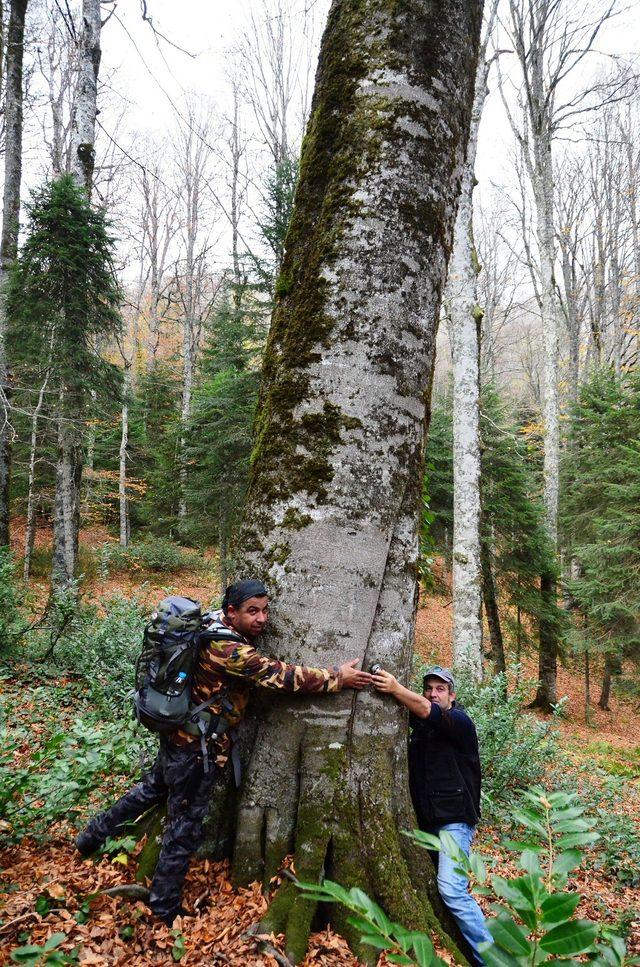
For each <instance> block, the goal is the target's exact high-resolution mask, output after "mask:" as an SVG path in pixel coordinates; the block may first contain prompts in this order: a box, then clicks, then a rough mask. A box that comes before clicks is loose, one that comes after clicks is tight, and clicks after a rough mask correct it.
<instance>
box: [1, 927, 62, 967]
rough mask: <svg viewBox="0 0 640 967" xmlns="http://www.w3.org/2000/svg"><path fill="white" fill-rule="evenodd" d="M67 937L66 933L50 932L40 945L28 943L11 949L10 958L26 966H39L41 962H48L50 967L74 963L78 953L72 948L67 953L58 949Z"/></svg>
mask: <svg viewBox="0 0 640 967" xmlns="http://www.w3.org/2000/svg"><path fill="white" fill-rule="evenodd" d="M66 939H67V935H66V933H52V934H51V936H50V937H49V939H48V940H47V941H45V943H44V944H43V945H42V946H41V947H37V946H36V945H35V944H29V945H27V946H26V947H16V949H15V950H12V951H11V959H12V960H13V962H14V963H16V964H25V965H26V967H40V965H41V964H49V965H51V967H59V965H63V964H76V963H77V962H78V954H77V952H76V951H75V950H74V951H72V952H71V953H69V954H65V953H63V952H62V951H61V950H58V947H59V946H60V944H61V943H63V942H64V941H65V940H66Z"/></svg>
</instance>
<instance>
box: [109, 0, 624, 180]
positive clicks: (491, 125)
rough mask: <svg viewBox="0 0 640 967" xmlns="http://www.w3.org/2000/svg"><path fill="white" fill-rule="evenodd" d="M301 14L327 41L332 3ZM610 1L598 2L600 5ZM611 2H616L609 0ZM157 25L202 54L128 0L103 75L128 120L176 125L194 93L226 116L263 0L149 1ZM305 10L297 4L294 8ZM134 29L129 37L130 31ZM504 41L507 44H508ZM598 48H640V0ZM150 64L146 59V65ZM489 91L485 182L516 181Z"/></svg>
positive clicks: (507, 63) (304, 0)
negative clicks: (238, 49) (232, 82)
mask: <svg viewBox="0 0 640 967" xmlns="http://www.w3.org/2000/svg"><path fill="white" fill-rule="evenodd" d="M299 4H300V6H299V14H300V17H301V19H302V17H303V15H305V14H306V16H307V18H308V21H309V23H310V25H311V26H312V27H313V25H314V24H315V36H316V40H317V42H318V43H319V40H320V35H321V27H322V24H323V23H324V19H325V17H326V12H327V10H328V9H329V6H330V0H299ZM599 4H601V6H602V7H603V8H604V6H605V0H596V3H595V7H596V8H597V6H598V5H599ZM607 5H608V0H607ZM148 8H149V13H150V15H151V16H152V17H153V20H154V25H155V26H156V28H157V29H158V30H159V31H160V32H161V33H163V34H164V35H165V36H166V37H168V38H170V40H171V41H173V42H174V43H175V44H177V45H179V46H180V47H183V48H185V49H186V50H188V51H189V52H190V53H192V54H194V55H195V56H193V57H189V56H187V55H185V54H183V53H180V52H179V51H178V50H175V49H172V48H171V47H170V46H169V44H168V43H167V42H164V41H159V42H158V43H156V41H155V39H154V36H153V33H152V31H151V29H150V28H149V26H148V24H145V23H143V22H142V19H141V16H140V6H139V3H138V2H137V0H125V2H121V3H120V4H119V6H118V8H117V11H116V16H117V18H119V20H120V21H121V23H118V22H116V20H115V18H114V19H112V20H111V21H110V22H109V23H108V25H107V27H106V28H105V30H104V32H103V41H102V46H103V70H104V73H103V76H105V74H106V73H107V72H108V73H111V70H112V69H114V68H116V74H115V77H114V86H115V88H116V89H117V90H118V91H119V92H121V94H122V95H123V96H125V97H126V100H127V105H128V107H129V111H128V115H129V117H128V120H129V123H130V124H131V125H132V127H134V128H135V127H137V128H138V130H140V131H142V130H149V129H151V130H153V129H155V130H156V131H160V132H161V131H162V130H163V129H166V127H167V126H168V125H170V124H171V113H172V109H171V103H170V99H171V100H172V101H173V102H174V103H177V104H180V101H181V98H183V97H184V95H185V93H187V92H194V93H199V94H202V95H203V96H205V97H206V98H208V99H211V101H212V104H213V106H214V108H217V110H218V111H220V112H221V113H225V111H226V110H227V109H228V104H229V85H228V73H229V64H228V59H227V52H228V51H229V50H230V49H231V48H232V47H233V45H234V44H235V43H236V42H237V40H238V37H239V35H240V33H241V31H242V29H243V27H244V26H245V25H246V24H247V22H248V20H249V17H250V16H251V14H252V13H253V15H254V16H256V17H259V16H260V11H261V3H260V0H233V2H232V0H148ZM294 9H295V10H296V12H298V9H297V7H294ZM127 32H128V34H127ZM501 46H504V44H501ZM597 49H598V50H599V51H603V52H606V53H615V54H621V55H625V56H627V57H632V56H637V55H638V52H639V51H640V3H637V2H634V3H630V4H628V6H626V7H624V8H623V10H622V12H621V13H620V14H619V15H618V17H616V19H615V20H614V21H612V22H610V23H609V24H607V25H606V26H605V28H604V29H603V31H602V33H601V35H600V38H599V42H598V44H597ZM143 61H144V62H143ZM605 63H606V61H605V60H604V59H603V58H597V57H596V56H592V57H590V58H587V59H586V60H585V67H584V72H585V73H586V72H591V71H592V70H594V69H597V66H598V64H600V65H603V64H605ZM501 64H502V68H503V71H506V72H509V70H510V69H513V70H515V66H516V65H515V56H514V55H510V54H504V55H503V56H502V60H501ZM490 89H491V93H490V95H489V98H488V101H487V104H486V108H485V114H484V117H483V124H482V132H481V143H480V148H479V153H478V162H477V175H478V178H479V181H480V183H481V185H482V184H487V183H488V182H489V181H491V180H493V181H499V182H503V181H505V180H508V173H507V170H508V153H509V148H510V145H511V135H510V132H509V131H508V127H507V122H506V119H505V116H504V109H503V107H502V104H501V101H500V97H499V95H498V92H497V90H496V81H495V74H492V77H491V79H490Z"/></svg>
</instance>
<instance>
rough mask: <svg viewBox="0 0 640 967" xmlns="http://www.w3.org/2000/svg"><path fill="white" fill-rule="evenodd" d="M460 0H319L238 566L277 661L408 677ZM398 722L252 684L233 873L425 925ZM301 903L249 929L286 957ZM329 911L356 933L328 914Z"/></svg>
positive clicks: (448, 232)
mask: <svg viewBox="0 0 640 967" xmlns="http://www.w3.org/2000/svg"><path fill="white" fill-rule="evenodd" d="M481 14H482V5H481V3H480V2H476V0H474V2H472V3H468V2H464V0H451V2H450V3H448V4H446V5H443V4H439V3H436V2H434V0H402V2H391V3H390V2H389V0H336V2H334V4H333V7H332V9H331V12H330V15H329V20H328V25H327V28H326V31H325V35H324V38H323V42H322V48H321V53H320V62H319V67H318V74H317V78H316V92H315V96H314V102H313V106H312V112H311V117H310V121H309V126H308V129H307V134H306V137H305V140H304V143H303V149H302V157H301V173H300V182H299V186H298V189H297V194H296V203H295V209H294V215H293V219H292V223H291V227H290V229H289V234H288V237H287V243H286V253H285V258H284V262H283V267H282V272H281V275H280V278H279V280H278V283H277V286H276V292H277V306H276V310H275V313H274V318H273V323H272V327H271V332H270V336H269V342H268V346H267V350H266V355H265V363H264V372H263V385H262V391H261V399H260V406H259V414H258V419H257V424H256V436H255V450H254V454H253V461H252V476H251V482H250V490H249V496H248V500H247V514H246V519H245V525H244V529H243V536H242V538H241V546H240V551H241V555H242V557H241V559H242V567H241V569H240V574H239V576H246V575H249V574H257V575H260V576H262V577H263V578H264V579H265V580H266V581H267V582H268V584H269V587H270V589H271V593H272V597H273V611H272V626H271V631H270V634H269V641H268V642H266V647H268V648H269V649H270V650H273V651H275V652H277V653H278V654H279V655H280V656H282V657H284V658H287V659H289V660H292V661H297V662H302V663H306V664H310V665H325V666H326V665H332V664H336V663H340V662H342V661H345V660H347V659H350V658H356V657H357V658H361V659H362V661H363V664H364V665H365V666H366V665H368V664H369V663H370V662H372V661H374V660H375V661H378V662H380V663H381V664H382V665H383V666H384V667H386V668H387V669H388V670H389V671H391V672H393V673H394V674H395V675H397V676H399V678H400V679H401V680H402V681H405V682H406V681H407V680H408V678H409V675H410V667H411V658H412V650H413V649H412V645H413V632H414V618H415V607H416V587H417V585H416V563H417V555H418V518H419V514H418V511H419V501H420V483H421V480H422V460H423V439H424V430H425V425H426V419H425V415H426V413H427V411H428V404H429V396H430V387H431V378H432V372H433V360H434V352H435V336H436V329H437V319H438V313H439V307H440V300H441V292H442V286H443V282H444V277H445V273H446V266H447V260H448V257H449V254H450V249H451V242H452V234H453V226H454V220H455V213H456V200H457V195H458V191H459V185H460V177H461V174H462V168H463V163H464V153H465V146H466V141H467V136H468V129H469V119H470V114H471V106H472V100H473V81H474V74H475V56H476V52H477V49H478V42H479V31H480V22H481ZM406 731H407V720H406V715H405V714H404V712H403V711H402V709H401V708H400V707H399V706H398V704H397V703H396V702H395V701H394V700H393V699H390V698H385V697H382V696H380V695H378V694H376V693H369V692H367V693H363V694H357V695H356V694H354V693H352V692H345V693H344V694H341V695H334V696H331V695H322V696H317V697H307V698H302V699H301V698H300V697H297V698H295V699H287V698H281V697H279V696H276V697H274V698H273V699H272V700H270V701H269V704H268V707H267V708H266V710H265V714H264V717H262V719H261V720H260V722H259V725H258V730H257V737H256V742H255V745H254V748H253V753H252V756H251V760H250V765H249V768H248V770H247V776H246V780H245V784H244V788H243V791H242V797H241V802H240V807H239V813H238V822H237V834H236V843H235V854H234V873H235V877H236V879H237V881H239V882H248V881H250V880H252V879H254V878H258V879H262V880H263V881H264V882H265V883H267V882H268V881H269V879H270V877H272V876H273V875H274V874H275V873H276V872H277V871H278V869H279V868H280V865H281V863H282V860H283V858H284V856H285V855H286V854H287V853H290V852H294V853H295V868H296V872H297V874H298V876H299V877H300V878H301V879H302V880H311V881H317V880H318V879H319V878H320V877H321V876H322V875H326V876H328V877H330V878H333V879H335V880H337V881H338V882H340V883H342V884H344V885H346V886H353V885H355V884H357V885H358V886H360V887H362V888H363V889H365V890H366V891H367V892H368V893H369V894H370V895H371V896H372V897H374V898H376V899H377V900H378V901H379V902H380V903H381V904H382V905H383V906H384V908H385V909H386V910H387V912H388V914H389V915H390V916H391V917H392V918H395V919H398V920H402V921H404V922H405V923H407V924H408V925H409V926H411V927H416V928H429V927H430V928H432V929H433V930H435V931H440V932H441V933H443V932H444V931H443V929H442V927H441V926H440V923H439V921H440V920H441V919H442V909H441V907H440V906H439V905H438V903H437V897H436V896H435V888H434V876H433V869H432V868H431V866H430V863H429V861H428V859H427V856H426V854H423V853H422V851H420V850H416V849H415V848H414V847H413V845H412V844H411V843H410V842H409V841H408V840H406V838H405V837H404V836H402V835H401V831H402V830H404V829H411V828H412V827H413V826H415V818H414V816H413V812H412V809H411V804H410V801H409V798H408V792H407V773H406V770H407V766H406ZM432 902H433V904H434V906H432ZM434 911H435V912H434ZM315 915H316V909H315V905H314V904H313V903H312V902H311V901H308V900H303V899H301V897H300V896H299V894H298V892H297V890H296V888H295V887H294V886H293V884H291V883H289V882H286V883H285V884H284V886H283V887H282V888H281V889H280V891H279V892H278V894H277V896H276V898H275V899H274V901H273V902H272V904H271V907H270V909H269V911H268V913H267V915H266V918H265V921H264V924H263V926H264V927H265V928H266V929H267V930H271V929H273V930H275V932H280V931H283V932H284V933H285V934H286V947H287V951H288V953H289V956H290V957H291V959H292V960H293V961H297V960H298V959H300V958H301V957H302V956H303V954H304V951H305V949H306V944H307V938H308V934H309V930H310V928H311V926H312V922H313V920H314V917H315ZM332 922H333V923H334V925H335V926H336V927H337V928H339V929H340V931H341V932H343V933H344V934H345V935H346V936H347V937H348V939H350V940H351V941H352V942H355V941H356V939H357V938H356V937H355V936H354V930H353V928H352V927H350V926H349V925H348V924H347V922H346V916H345V914H344V912H342V911H340V910H335V911H334V912H333V914H332ZM446 942H447V943H448V944H449V945H450V946H451V945H452V941H451V940H450V938H446ZM362 955H363V956H364V957H369V958H371V953H370V952H369V953H368V954H367V953H365V952H364V951H362ZM458 956H459V955H458Z"/></svg>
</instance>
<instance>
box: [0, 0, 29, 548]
mask: <svg viewBox="0 0 640 967" xmlns="http://www.w3.org/2000/svg"><path fill="white" fill-rule="evenodd" d="M26 13H27V0H12V2H11V7H10V12H9V27H8V31H7V60H6V94H5V105H6V107H5V118H4V124H5V131H4V134H5V136H4V192H3V199H2V235H1V237H0V393H1V398H0V547H2V546H3V545H5V544H8V543H9V465H10V457H11V427H10V423H9V402H8V398H7V394H8V382H7V362H6V355H5V333H6V328H7V310H6V297H5V292H4V288H5V285H6V282H7V276H8V273H9V270H10V269H11V266H12V265H13V263H14V261H15V258H16V254H17V252H18V226H19V217H20V184H21V181H22V100H23V90H22V63H23V55H24V21H25V16H26Z"/></svg>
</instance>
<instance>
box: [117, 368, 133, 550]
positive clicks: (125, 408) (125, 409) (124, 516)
mask: <svg viewBox="0 0 640 967" xmlns="http://www.w3.org/2000/svg"><path fill="white" fill-rule="evenodd" d="M130 386H131V371H130V366H129V365H127V364H126V363H125V373H124V396H123V403H122V413H121V424H122V432H121V435H120V451H119V473H118V505H119V508H120V547H127V546H128V544H129V499H128V497H127V446H128V443H129V389H130Z"/></svg>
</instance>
